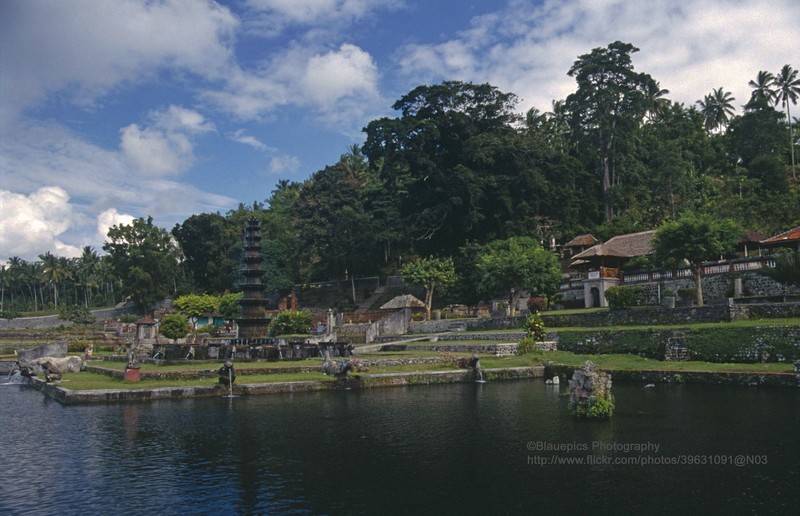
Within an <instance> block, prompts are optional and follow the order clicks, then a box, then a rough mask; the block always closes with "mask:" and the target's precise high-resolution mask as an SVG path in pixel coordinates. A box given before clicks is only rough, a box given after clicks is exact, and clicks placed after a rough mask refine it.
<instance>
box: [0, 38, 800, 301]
mask: <svg viewBox="0 0 800 516" xmlns="http://www.w3.org/2000/svg"><path fill="white" fill-rule="evenodd" d="M637 52H638V49H637V48H636V47H635V46H633V45H632V44H629V43H624V42H619V41H616V42H613V43H610V44H609V45H607V46H605V47H599V48H595V49H593V50H591V51H590V52H588V53H586V54H584V55H580V56H578V58H577V59H576V61H575V62H574V64H573V66H572V67H570V69H569V70H567V71H566V73H567V74H568V75H569V76H571V77H573V78H574V79H575V90H574V91H573V92H572V93H571V94H569V95H567V96H566V98H564V99H556V100H554V102H553V104H552V109H551V111H550V112H546V113H545V112H541V111H539V110H537V109H531V110H529V111H528V112H526V113H520V112H519V108H518V104H519V99H518V98H517V97H516V95H514V94H513V93H511V92H505V91H502V90H500V89H499V88H497V87H495V86H493V85H490V84H473V83H468V82H460V81H445V82H442V83H440V84H433V85H420V86H417V87H415V88H413V89H412V90H411V91H409V92H408V93H406V94H405V95H402V96H401V97H400V98H399V99H398V100H397V102H395V103H394V104H393V106H392V108H393V109H394V110H395V112H396V116H386V117H382V118H379V119H376V120H372V121H370V122H369V123H368V124H367V125H366V127H365V128H364V141H363V143H362V144H361V145H353V146H351V147H350V148H348V149H346V152H345V153H344V154H343V155H342V156H341V158H340V159H339V161H338V162H336V163H333V164H331V165H329V166H326V167H324V168H323V169H322V170H319V171H317V172H315V173H313V174H311V175H310V177H308V179H306V180H305V181H302V182H292V181H288V180H281V181H280V182H279V183H278V184H277V186H276V187H275V188H274V189H273V190H272V191H271V192H269V193H267V192H266V191H265V193H264V197H263V200H257V201H252V202H251V203H249V204H245V203H242V204H240V205H239V206H238V207H237V208H235V209H232V210H230V211H228V212H226V213H224V214H223V213H201V214H195V215H192V216H190V217H189V218H187V219H186V220H184V221H183V222H182V223H179V224H176V225H175V227H174V228H172V229H171V231H167V230H166V229H163V228H158V227H157V226H155V225H154V224H153V223H152V219H151V218H142V219H137V220H135V221H133V223H131V224H129V225H124V224H122V225H118V226H115V227H114V228H112V229H111V230H110V231H109V233H108V239H107V242H106V243H105V245H104V246H103V251H105V252H106V253H107V254H105V255H102V256H101V255H99V254H98V253H97V251H96V250H94V249H92V248H90V247H87V248H84V250H83V253H82V255H81V256H80V257H77V258H66V257H59V256H55V255H53V254H52V253H49V252H48V253H44V254H42V255H40V256H39V259H38V260H35V261H31V262H29V261H26V260H23V259H21V258H19V257H12V258H11V259H10V260H8V262H7V263H6V264H5V265H2V266H1V267H0V312H2V313H3V314H10V315H13V314H16V313H21V312H39V311H42V310H52V311H57V310H59V309H61V308H62V307H63V306H67V305H82V306H84V307H96V306H109V305H113V304H115V303H118V302H120V301H122V300H126V299H128V300H131V301H133V302H135V303H137V304H138V305H140V306H141V307H142V308H143V309H144V308H147V307H148V306H149V305H150V304H151V303H152V302H153V301H154V300H156V299H159V298H162V297H178V296H181V295H187V294H197V293H208V294H209V295H216V296H218V295H223V294H226V293H228V294H229V293H233V292H236V291H237V284H238V282H239V277H238V275H239V272H238V271H239V257H240V254H241V252H242V237H241V235H242V228H243V227H244V225H245V222H246V221H247V220H249V219H250V218H253V217H255V218H256V219H258V220H259V221H260V223H261V229H262V236H263V240H262V244H263V251H264V253H263V254H264V263H263V267H262V268H263V269H264V270H265V272H266V273H265V275H264V281H265V289H266V290H267V291H268V292H271V293H276V294H286V293H288V292H289V291H290V290H291V289H292V288H293V286H294V285H296V284H300V283H306V282H314V281H323V280H331V279H341V278H346V277H353V276H360V277H366V276H381V277H385V276H387V275H392V274H400V273H401V271H402V269H403V265H404V264H408V263H409V262H414V261H416V260H418V259H420V258H423V259H430V260H447V259H450V258H452V263H453V267H454V271H455V275H456V281H455V284H454V285H453V286H452V287H451V288H450V289H449V292H450V294H451V295H452V296H453V297H454V298H457V299H458V300H459V301H460V302H465V303H474V302H476V301H478V300H479V299H481V298H485V297H487V296H496V295H500V294H501V293H502V295H503V296H504V297H505V296H507V295H508V293H509V292H510V289H511V288H513V289H515V292H518V291H520V290H521V289H531V288H533V289H534V290H535V292H536V294H537V295H538V296H539V297H543V298H546V297H547V296H549V295H551V294H552V290H551V289H552V283H551V282H550V281H549V280H546V279H545V278H546V277H548V275H549V272H548V271H549V266H548V267H545V268H544V269H537V270H538V271H539V272H537V275H538V276H537V278H536V280H535V281H533V280H531V281H527V280H526V281H522V280H521V279H513V280H512V279H511V277H510V276H509V274H508V273H507V271H500V270H499V269H497V268H496V267H493V265H492V261H491V260H489V257H491V256H492V255H493V254H494V255H498V253H501V252H511V247H510V243H512V242H514V241H515V240H514V239H517V240H516V241H518V242H519V241H521V240H519V239H528V240H526V241H525V242H527V243H525V244H524V245H526V246H527V245H528V243H530V246H531V247H532V248H535V249H538V250H540V251H537V252H547V251H545V250H546V249H549V248H551V247H552V245H553V244H554V243H557V242H561V243H563V242H565V241H566V240H568V239H570V238H572V237H574V236H575V235H577V234H581V233H589V232H591V233H593V234H594V235H596V236H597V237H599V238H601V239H607V238H609V237H611V236H614V235H617V234H622V233H629V232H635V231H644V230H649V229H654V228H657V227H659V226H662V225H664V224H666V225H667V227H672V226H671V224H673V223H675V222H676V221H680V220H682V218H684V217H686V216H691V217H697V218H701V217H705V218H709V219H715V220H730V221H732V223H734V224H736V225H738V227H740V228H743V229H747V230H751V231H755V232H759V233H761V234H764V235H771V234H775V233H777V232H779V231H782V230H785V229H788V228H790V227H793V226H797V225H800V184H799V182H798V179H797V164H796V159H797V156H796V152H795V151H796V149H795V147H796V146H797V141H796V139H797V136H796V135H797V131H796V129H797V123H798V122H797V119H796V118H792V116H791V115H792V113H794V112H795V111H794V108H795V106H796V103H797V100H798V97H800V79H798V73H797V70H796V69H794V68H793V67H792V66H791V65H789V64H787V65H785V66H783V67H782V68H781V69H780V70H775V71H766V70H761V71H758V70H754V77H755V78H754V79H753V80H752V81H750V83H749V85H750V86H751V88H752V94H751V96H750V98H749V99H735V98H734V97H733V95H732V94H731V93H730V91H728V90H726V89H725V87H724V86H719V87H715V88H714V89H713V90H712V91H711V92H707V93H706V92H698V93H697V96H698V100H697V102H696V103H694V104H692V105H688V106H687V105H684V104H681V103H677V102H673V101H671V100H670V99H669V91H668V90H667V89H665V88H663V87H662V86H661V82H660V81H659V80H656V78H654V77H652V76H651V75H650V74H648V73H646V72H645V71H641V70H638V69H636V67H635V66H634V58H635V55H636V53H637ZM661 79H663V80H668V79H669V78H668V77H667V78H661ZM737 102H746V103H745V104H744V105H743V106H742V109H741V110H739V108H738V106H737ZM259 186H260V185H258V184H257V183H255V184H254V188H255V189H256V191H257V189H258V188H259ZM689 213H691V214H692V215H687V214H689ZM662 234H663V233H662ZM659 238H661V237H659ZM661 240H663V239H661ZM503 242H505V244H503ZM532 242H535V243H536V244H535V245H534V244H533V243H532ZM503 246H508V251H502V250H501V248H502V247H503ZM684 251H686V249H684ZM708 251H709V253H707V254H704V255H703V256H711V254H712V253H711V251H712V249H710V248H709V249H708ZM713 251H714V252H717V251H718V249H714V250H713ZM682 254H684V255H685V256H683V257H679V256H677V255H674V256H667V255H666V254H664V253H663V252H662V253H661V255H660V256H661V258H662V259H664V260H665V261H666V260H679V259H682V258H685V259H689V260H690V261H691V260H692V259H693V256H689V255H688V254H687V253H682ZM518 272H519V271H518ZM701 296H702V291H700V290H699V289H698V302H700V301H701V300H702V298H701ZM444 299H445V298H444V297H442V300H444ZM512 301H513V299H512ZM512 305H514V303H512Z"/></svg>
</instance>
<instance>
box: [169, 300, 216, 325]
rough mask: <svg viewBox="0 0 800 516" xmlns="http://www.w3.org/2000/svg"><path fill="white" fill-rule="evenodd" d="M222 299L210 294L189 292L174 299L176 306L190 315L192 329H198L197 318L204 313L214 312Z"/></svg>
mask: <svg viewBox="0 0 800 516" xmlns="http://www.w3.org/2000/svg"><path fill="white" fill-rule="evenodd" d="M219 302H220V299H219V298H218V297H216V296H210V295H208V294H187V295H185V296H180V297H178V298H176V299H175V301H173V304H174V305H175V307H176V308H177V309H178V310H180V311H181V312H182V313H183V314H184V315H186V316H187V317H189V320H190V321H191V323H192V329H193V330H195V329H197V319H198V318H199V317H200V316H202V315H203V314H208V313H213V312H215V311H216V310H217V308H218V307H219Z"/></svg>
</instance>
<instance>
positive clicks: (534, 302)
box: [528, 297, 547, 313]
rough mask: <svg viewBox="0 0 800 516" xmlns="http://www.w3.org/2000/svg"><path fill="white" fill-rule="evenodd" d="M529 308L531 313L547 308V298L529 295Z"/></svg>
mask: <svg viewBox="0 0 800 516" xmlns="http://www.w3.org/2000/svg"><path fill="white" fill-rule="evenodd" d="M528 310H529V311H530V312H531V313H535V312H541V311H542V310H547V298H544V297H529V298H528Z"/></svg>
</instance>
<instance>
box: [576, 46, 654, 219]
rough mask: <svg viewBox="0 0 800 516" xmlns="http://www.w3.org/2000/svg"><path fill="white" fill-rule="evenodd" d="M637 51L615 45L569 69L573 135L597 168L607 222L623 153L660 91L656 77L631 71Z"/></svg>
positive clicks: (612, 214)
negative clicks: (572, 83) (572, 79)
mask: <svg viewBox="0 0 800 516" xmlns="http://www.w3.org/2000/svg"><path fill="white" fill-rule="evenodd" d="M638 51H639V49H638V48H636V47H634V46H633V45H631V44H629V43H622V42H620V41H616V42H614V43H611V44H609V45H608V46H607V47H605V48H595V49H593V50H592V51H591V53H589V54H585V55H582V56H580V57H579V58H578V60H577V61H575V64H573V65H572V68H570V70H569V72H568V75H569V76H570V77H575V80H576V81H577V83H578V89H577V91H576V92H575V93H572V94H571V95H569V96H568V97H567V100H566V103H565V107H566V110H567V112H568V113H569V115H570V125H571V128H572V132H573V135H574V136H575V138H576V140H577V141H578V142H579V145H580V146H581V147H582V148H583V150H584V151H585V152H587V153H588V155H589V157H590V161H592V162H595V163H597V164H598V167H599V170H600V175H601V182H602V188H603V205H604V211H605V219H606V220H611V219H613V218H614V200H613V195H612V188H613V187H614V185H616V184H617V183H619V181H620V177H619V173H620V171H619V170H618V169H617V163H618V161H619V158H618V156H619V154H620V153H621V152H624V147H625V144H626V143H627V142H628V141H629V140H630V139H631V138H632V135H633V134H634V132H635V131H636V129H637V128H638V127H639V125H640V123H641V120H642V119H643V117H644V116H645V114H646V113H647V112H648V110H650V109H651V107H652V106H653V101H648V98H650V99H652V98H653V97H654V95H653V92H656V93H657V92H658V91H659V90H660V88H659V87H658V84H657V83H656V82H655V80H653V78H652V77H651V76H650V75H648V74H645V73H638V72H636V71H634V69H633V63H632V61H631V54H633V53H634V52H638Z"/></svg>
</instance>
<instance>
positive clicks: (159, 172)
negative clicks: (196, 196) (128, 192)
mask: <svg viewBox="0 0 800 516" xmlns="http://www.w3.org/2000/svg"><path fill="white" fill-rule="evenodd" d="M150 120H151V126H149V127H145V128H142V127H140V126H139V125H138V124H131V125H128V126H126V127H123V128H122V129H121V130H120V148H121V149H122V152H123V154H124V155H125V157H127V158H128V159H129V160H130V161H131V162H132V163H134V164H135V165H136V167H137V168H138V169H139V170H140V171H141V172H142V173H143V174H145V175H147V176H169V175H176V174H179V173H181V172H183V171H184V170H186V169H187V168H189V167H190V166H191V165H192V163H193V162H194V153H193V150H194V145H193V144H192V140H191V137H192V136H193V135H197V134H202V133H207V132H210V131H213V130H214V126H213V124H211V123H210V122H208V121H206V120H205V118H204V117H203V115H201V114H200V113H198V112H197V111H192V110H190V109H185V108H182V107H178V106H170V107H169V108H168V109H166V110H165V111H160V112H155V113H151V114H150Z"/></svg>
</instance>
